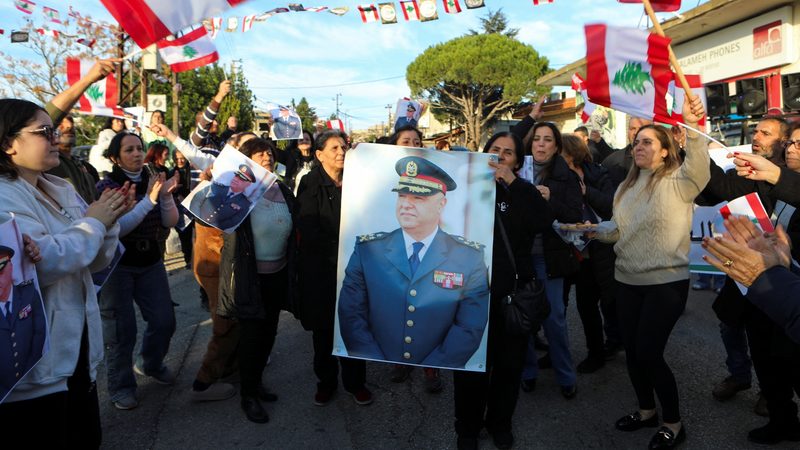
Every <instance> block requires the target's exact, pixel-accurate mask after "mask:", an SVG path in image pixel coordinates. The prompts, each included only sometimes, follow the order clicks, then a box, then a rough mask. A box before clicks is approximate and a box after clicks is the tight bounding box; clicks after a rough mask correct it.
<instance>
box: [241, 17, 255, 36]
mask: <svg viewBox="0 0 800 450" xmlns="http://www.w3.org/2000/svg"><path fill="white" fill-rule="evenodd" d="M255 19H256V15H255V14H250V15H249V16H244V17H242V33H247V32H248V31H250V29H251V28H253V21H255Z"/></svg>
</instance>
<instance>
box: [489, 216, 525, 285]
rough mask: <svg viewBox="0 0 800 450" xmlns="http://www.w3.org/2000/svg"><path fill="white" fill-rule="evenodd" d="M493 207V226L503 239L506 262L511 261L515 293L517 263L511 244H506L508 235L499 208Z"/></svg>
mask: <svg viewBox="0 0 800 450" xmlns="http://www.w3.org/2000/svg"><path fill="white" fill-rule="evenodd" d="M494 207H495V218H496V219H497V220H495V224H496V225H495V226H497V227H498V228H500V236H502V237H503V244H505V247H506V253H508V260H509V261H511V268H512V269H514V292H516V291H517V282H518V281H519V272H518V271H517V261H516V260H515V259H514V252H513V251H512V250H511V243H509V242H508V235H507V234H506V227H505V225H503V219H502V218H501V217H500V208H498V207H497V204H495V205H494Z"/></svg>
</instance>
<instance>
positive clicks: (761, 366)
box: [745, 302, 800, 427]
mask: <svg viewBox="0 0 800 450" xmlns="http://www.w3.org/2000/svg"><path fill="white" fill-rule="evenodd" d="M745 311H746V317H747V319H746V321H745V329H746V331H747V339H748V343H749V345H750V356H751V357H752V360H753V367H754V368H755V369H756V375H757V376H758V381H759V385H760V386H761V392H762V394H763V395H764V398H765V399H766V400H767V408H768V409H769V421H770V422H771V423H774V424H775V425H779V426H788V427H796V426H798V425H800V423H798V419H797V405H796V404H795V402H794V401H793V400H792V398H793V397H794V394H795V392H796V393H797V395H800V345H798V344H797V343H795V342H794V341H792V340H791V339H789V338H788V337H787V336H786V333H785V332H784V331H783V329H782V328H781V327H779V326H777V325H775V324H774V323H773V322H772V321H771V320H770V319H769V317H767V315H765V314H764V313H763V312H761V310H759V309H758V308H756V307H755V306H753V305H752V304H750V303H749V302H748V303H747V306H746V307H745Z"/></svg>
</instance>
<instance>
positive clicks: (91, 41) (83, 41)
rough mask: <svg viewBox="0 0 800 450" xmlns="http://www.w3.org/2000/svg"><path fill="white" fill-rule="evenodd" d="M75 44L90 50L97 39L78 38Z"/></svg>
mask: <svg viewBox="0 0 800 450" xmlns="http://www.w3.org/2000/svg"><path fill="white" fill-rule="evenodd" d="M75 42H77V43H78V44H81V45H85V46H87V47H89V48H92V47H94V44H96V43H97V39H89V38H78V40H77V41H75Z"/></svg>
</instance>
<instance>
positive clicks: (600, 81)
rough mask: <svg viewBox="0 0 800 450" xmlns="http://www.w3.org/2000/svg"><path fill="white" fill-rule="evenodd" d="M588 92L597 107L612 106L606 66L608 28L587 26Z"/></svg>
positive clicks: (597, 25)
mask: <svg viewBox="0 0 800 450" xmlns="http://www.w3.org/2000/svg"><path fill="white" fill-rule="evenodd" d="M584 33H585V34H586V78H587V79H588V80H587V81H586V92H587V94H589V100H590V101H591V102H592V103H594V104H597V105H603V106H610V105H611V94H610V93H609V91H608V85H609V80H608V66H607V65H606V26H605V25H603V24H596V25H586V26H585V27H584Z"/></svg>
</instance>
